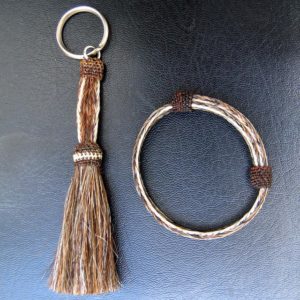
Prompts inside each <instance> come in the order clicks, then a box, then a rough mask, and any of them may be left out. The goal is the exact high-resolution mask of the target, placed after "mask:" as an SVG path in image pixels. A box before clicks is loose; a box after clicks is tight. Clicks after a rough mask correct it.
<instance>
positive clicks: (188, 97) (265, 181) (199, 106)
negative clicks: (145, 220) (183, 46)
mask: <svg viewBox="0 0 300 300" xmlns="http://www.w3.org/2000/svg"><path fill="white" fill-rule="evenodd" d="M193 110H202V111H206V112H210V113H213V114H215V115H218V116H221V117H223V118H224V119H225V120H227V121H228V122H229V123H230V124H232V125H233V126H234V127H235V128H236V129H237V130H238V132H239V133H240V134H241V135H242V136H243V138H244V140H245V141H246V143H247V145H248V147H249V150H250V153H251V157H252V163H253V166H252V167H251V168H250V179H251V183H252V185H253V186H254V188H256V189H258V195H257V198H256V200H255V202H254V204H253V205H252V207H251V208H250V210H249V211H248V212H247V213H246V214H245V215H244V216H242V218H241V219H239V220H237V221H236V222H234V223H233V224H231V225H229V226H227V227H224V228H220V229H216V230H212V231H198V230H192V229H189V228H185V227H183V226H180V225H177V224H175V223H174V222H173V221H172V220H171V219H170V218H169V217H168V216H166V215H165V214H164V213H163V212H162V211H161V210H160V209H159V208H158V207H157V206H156V204H155V203H154V201H153V200H152V199H151V197H150V196H149V194H148V192H147V190H146V188H145V185H144V183H143V178H142V174H141V171H140V156H141V151H142V147H143V143H144V140H145V138H146V136H147V134H148V132H149V131H150V129H151V128H152V127H153V126H154V125H155V124H156V123H157V122H158V121H159V120H160V119H161V118H162V117H164V116H166V115H168V114H169V113H171V112H191V111H193ZM132 170H133V176H134V181H135V185H136V189H137V192H138V194H139V195H140V197H141V198H142V200H143V201H144V204H145V206H146V208H147V210H148V211H149V212H150V213H151V214H152V216H153V217H154V218H155V219H156V220H157V221H158V222H159V223H160V224H161V225H163V226H164V227H165V228H167V229H168V230H170V231H172V232H175V233H177V234H179V235H182V236H184V237H188V238H192V239H198V240H211V239H217V238H222V237H226V236H228V235H231V234H233V233H234V232H236V231H238V230H240V229H242V228H243V227H244V226H246V225H247V224H248V223H249V222H250V221H251V220H252V219H253V218H254V217H255V216H256V215H257V213H258V212H259V210H260V209H261V207H262V205H263V203H264V201H265V199H266V196H267V194H268V191H269V187H270V186H271V183H272V169H271V167H270V166H268V159H267V154H266V151H265V147H264V144H263V142H262V140H261V138H260V136H259V134H258V133H257V131H256V130H255V128H254V126H253V125H252V124H251V122H250V121H249V120H248V119H247V118H246V117H245V116H244V115H243V114H242V113H240V112H239V111H238V110H237V109H235V108H233V107H232V106H230V105H228V104H226V103H224V102H222V101H220V100H217V99H213V98H210V97H207V96H200V95H194V94H192V93H188V92H180V91H179V92H177V93H176V94H175V96H174V97H173V99H172V101H171V103H170V104H166V105H164V106H162V107H160V108H158V109H157V110H155V111H154V112H153V113H152V114H151V115H150V116H149V118H148V119H147V120H146V121H145V123H144V125H143V126H142V128H141V130H140V132H139V134H138V137H137V139H136V143H135V146H134V150H133V158H132Z"/></svg>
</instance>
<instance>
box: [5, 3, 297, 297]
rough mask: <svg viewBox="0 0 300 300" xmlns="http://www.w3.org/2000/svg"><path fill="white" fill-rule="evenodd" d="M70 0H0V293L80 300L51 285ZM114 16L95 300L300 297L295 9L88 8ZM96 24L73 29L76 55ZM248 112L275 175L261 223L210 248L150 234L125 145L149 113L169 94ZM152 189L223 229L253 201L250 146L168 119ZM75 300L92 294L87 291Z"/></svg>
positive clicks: (69, 119) (69, 139)
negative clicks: (105, 277) (63, 45)
mask: <svg viewBox="0 0 300 300" xmlns="http://www.w3.org/2000/svg"><path fill="white" fill-rule="evenodd" d="M79 4H82V2H79V1H37V0H34V1H33V0H28V1H2V2H1V4H0V8H1V9H0V41H1V43H0V50H1V51H0V56H1V68H0V122H1V123H0V166H1V167H0V298H1V299H5V300H8V299H9V300H37V299H38V300H41V299H47V300H48V299H49V300H54V299H78V298H77V297H72V296H61V295H56V294H54V293H52V292H51V291H49V290H48V289H47V277H48V274H49V269H50V265H51V262H52V259H53V256H54V253H55V249H56V245H57V241H58V237H59V233H60V228H61V220H62V213H63V205H64V197H65V194H66V191H67V188H68V185H69V181H70V178H71V176H72V172H73V165H72V156H71V155H72V151H73V147H74V145H75V144H76V127H75V107H76V93H77V81H78V77H79V65H78V62H77V61H75V60H72V59H69V58H67V57H65V56H64V55H63V53H62V52H61V51H60V50H59V49H58V47H57V44H56V41H55V30H56V24H57V22H58V20H59V18H60V16H61V15H62V14H63V13H64V12H65V11H66V10H67V9H69V8H71V7H73V6H75V5H79ZM85 4H90V5H92V6H94V7H95V8H97V9H99V10H100V11H101V12H102V13H103V14H104V15H105V16H106V17H107V20H108V21H109V24H110V29H111V35H110V42H109V45H108V46H107V47H106V48H105V51H104V52H103V60H104V61H105V62H106V67H107V72H106V78H105V80H104V82H103V92H102V96H103V105H102V114H101V121H102V123H101V130H100V132H101V138H100V141H101V145H102V148H103V149H104V151H105V159H104V175H105V179H106V184H107V187H108V190H109V194H110V199H111V208H112V214H113V218H114V229H115V236H116V240H117V244H118V251H119V260H118V268H119V273H120V276H121V279H122V282H123V288H122V289H121V290H120V291H119V292H117V293H115V294H111V295H107V296H104V297H103V298H104V299H113V300H117V299H143V300H148V299H149V300H150V299H151V300H152V299H158V300H159V299H170V300H171V299H182V300H185V299H186V300H190V299H192V300H193V299H195V300H198V299H292V300H293V299H300V286H299V282H300V235H299V229H300V228H299V225H300V222H299V209H300V204H299V194H300V186H299V179H300V168H299V167H300V160H299V146H300V145H299V126H300V119H299V113H300V109H299V70H300V64H299V55H300V49H299V43H300V40H299V39H300V35H299V13H300V11H299V1H296V0H295V1H293V0H289V1H238V0H236V1H231V0H229V1H174V0H172V1H171V0H170V1H125V0H124V1H111V0H103V1H86V2H85ZM99 34H101V27H99V22H98V20H97V18H95V17H92V16H87V15H82V16H77V17H75V18H74V19H73V20H71V21H70V23H69V24H68V26H67V28H66V31H65V36H66V40H67V42H68V45H69V46H70V47H71V48H72V49H73V50H77V51H80V52H81V51H82V49H83V47H84V46H85V45H89V44H96V42H97V41H98V36H99ZM178 88H182V89H188V90H195V91H197V92H199V93H201V94H204V95H208V96H212V97H216V98H219V99H222V100H224V101H226V102H227V103H229V104H231V105H232V106H234V107H236V108H237V109H238V110H240V111H241V112H242V113H244V114H245V115H246V116H247V117H248V118H249V119H250V120H251V121H252V123H253V124H254V126H255V127H256V129H257V130H258V132H259V133H260V134H261V136H262V138H263V141H264V143H265V145H266V149H267V153H268V156H269V160H270V164H271V165H272V166H273V170H274V184H273V188H272V190H271V192H270V194H269V197H268V198H267V201H266V203H265V205H264V207H263V209H262V211H261V212H260V214H259V215H258V216H257V217H256V218H255V219H254V220H253V221H252V222H251V223H250V225H248V226H247V227H246V228H244V229H243V230H241V231H240V232H238V233H236V234H234V235H232V236H230V237H228V238H225V239H221V240H214V241H193V240H190V239H187V238H182V237H180V236H176V235H174V234H173V233H171V232H168V231H167V230H165V229H164V228H162V227H161V226H159V225H158V224H157V223H156V222H155V221H154V219H153V218H152V217H151V216H150V215H149V213H148V212H147V211H146V210H145V208H144V206H143V204H142V202H141V200H140V199H139V197H138V195H137V194H136V192H135V188H134V184H133V180H132V174H131V154H132V147H133V144H134V141H135V138H136V135H137V133H138V130H139V128H140V127H141V126H142V124H143V122H144V120H145V119H146V117H147V116H148V115H149V114H150V113H151V112H152V111H153V110H154V109H155V108H157V107H159V106H161V105H162V104H164V103H166V102H168V101H169V99H170V98H171V96H172V94H173V93H174V92H175V90H176V89H178ZM142 164H143V171H144V174H145V182H146V184H147V187H148V189H149V191H150V193H151V195H152V196H153V198H154V199H155V201H156V202H157V204H158V205H159V206H160V207H161V208H162V209H163V210H164V211H165V212H166V213H167V214H169V215H170V216H171V217H172V218H173V219H174V220H176V221H177V222H180V223H181V224H184V225H187V226H191V227H193V228H202V229H207V228H213V227H215V226H223V225H225V224H228V223H229V222H231V221H233V220H235V219H236V218H237V217H239V216H240V215H241V214H243V213H244V212H245V211H246V210H247V209H248V208H249V207H250V206H251V204H252V203H253V201H254V198H255V190H254V189H252V188H251V186H250V183H249V177H248V175H247V174H248V169H249V167H250V165H251V160H250V156H249V153H248V150H247V148H246V146H245V144H244V142H243V140H242V138H241V137H240V136H239V134H238V133H237V132H236V131H235V130H234V129H233V128H232V127H231V126H230V125H229V124H227V123H226V122H225V121H224V120H222V119H220V118H218V117H215V116H212V115H210V114H207V113H201V112H195V113H191V114H180V115H179V114H177V115H170V116H168V117H166V118H164V119H163V120H162V121H161V122H160V123H159V124H158V125H157V126H156V127H155V128H154V129H153V130H152V131H151V133H150V134H149V137H148V139H147V141H146V144H145V147H144V153H143V159H142ZM81 299H101V297H82V298H81Z"/></svg>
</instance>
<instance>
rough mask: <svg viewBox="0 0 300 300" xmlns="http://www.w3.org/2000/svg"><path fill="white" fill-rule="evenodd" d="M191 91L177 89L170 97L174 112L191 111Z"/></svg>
mask: <svg viewBox="0 0 300 300" xmlns="http://www.w3.org/2000/svg"><path fill="white" fill-rule="evenodd" d="M192 99H193V93H191V92H185V91H177V92H176V93H175V95H174V96H173V98H172V101H171V105H172V106H173V111H174V112H189V111H192Z"/></svg>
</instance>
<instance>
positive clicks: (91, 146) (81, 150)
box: [73, 143, 102, 165]
mask: <svg viewBox="0 0 300 300" xmlns="http://www.w3.org/2000/svg"><path fill="white" fill-rule="evenodd" d="M73 160H74V163H75V164H97V165H100V164H101V160H102V150H101V148H100V147H99V145H98V144H96V143H84V144H78V145H77V146H76V147H75V151H74V154H73Z"/></svg>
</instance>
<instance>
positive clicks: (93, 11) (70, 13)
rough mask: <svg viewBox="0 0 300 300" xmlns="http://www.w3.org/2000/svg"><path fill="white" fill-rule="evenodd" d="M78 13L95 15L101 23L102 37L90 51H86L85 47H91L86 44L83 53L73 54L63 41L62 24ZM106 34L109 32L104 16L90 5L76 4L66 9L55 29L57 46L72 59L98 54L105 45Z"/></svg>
mask: <svg viewBox="0 0 300 300" xmlns="http://www.w3.org/2000/svg"><path fill="white" fill-rule="evenodd" d="M79 13H91V14H93V15H95V16H97V17H98V18H99V19H100V20H101V22H102V25H103V36H102V39H101V41H100V43H99V45H98V46H97V47H93V48H94V49H93V50H92V51H90V52H87V48H89V49H90V48H91V46H87V47H85V49H84V53H83V54H75V53H72V52H70V51H69V50H68V49H67V47H66V45H65V43H64V41H63V29H64V26H65V24H66V22H67V21H68V20H69V19H70V18H71V17H72V16H74V15H76V14H79ZM108 34H109V28H108V23H107V21H106V19H105V18H104V16H103V15H102V14H101V13H100V12H99V11H98V10H96V9H95V8H92V7H90V6H78V7H74V8H72V9H70V10H68V11H67V12H66V13H65V14H64V15H63V16H62V17H61V19H60V20H59V22H58V24H57V29H56V40H57V43H58V46H59V47H60V49H61V50H62V51H63V52H64V54H65V55H67V56H68V57H71V58H74V59H84V58H86V57H88V56H91V55H96V54H97V56H99V55H100V51H101V50H102V49H103V48H104V47H105V45H106V42H107V39H108Z"/></svg>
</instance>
